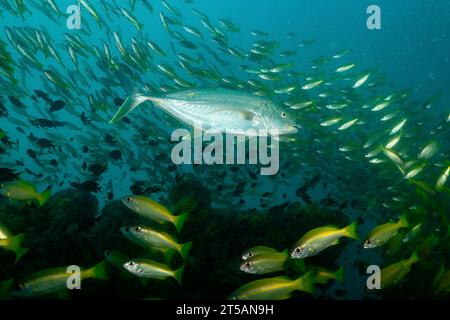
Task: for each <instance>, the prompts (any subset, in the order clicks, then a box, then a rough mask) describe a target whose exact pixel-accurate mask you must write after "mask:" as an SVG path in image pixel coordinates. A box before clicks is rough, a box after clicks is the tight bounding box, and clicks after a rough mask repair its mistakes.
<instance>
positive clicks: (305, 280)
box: [294, 271, 316, 294]
mask: <svg viewBox="0 0 450 320" xmlns="http://www.w3.org/2000/svg"><path fill="white" fill-rule="evenodd" d="M294 287H295V290H299V291H303V292H307V293H310V294H314V292H315V291H316V288H315V287H314V272H312V271H308V273H306V274H305V275H303V276H301V277H300V278H298V279H297V280H294Z"/></svg>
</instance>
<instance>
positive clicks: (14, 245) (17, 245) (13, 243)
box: [5, 233, 29, 263]
mask: <svg viewBox="0 0 450 320" xmlns="http://www.w3.org/2000/svg"><path fill="white" fill-rule="evenodd" d="M24 239H25V233H21V234H18V235H16V236H14V237H11V238H9V239H8V245H7V246H6V248H5V249H7V250H9V251H12V252H14V253H15V255H16V261H15V262H16V263H17V262H18V261H19V260H20V259H21V258H22V257H23V256H24V255H25V253H27V252H28V250H29V249H27V248H22V242H23V240H24Z"/></svg>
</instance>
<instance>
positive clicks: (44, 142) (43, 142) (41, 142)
mask: <svg viewBox="0 0 450 320" xmlns="http://www.w3.org/2000/svg"><path fill="white" fill-rule="evenodd" d="M37 144H38V146H40V147H41V148H43V149H53V150H56V147H55V145H54V144H53V143H52V142H51V141H50V140H49V139H45V138H41V139H38V140H37Z"/></svg>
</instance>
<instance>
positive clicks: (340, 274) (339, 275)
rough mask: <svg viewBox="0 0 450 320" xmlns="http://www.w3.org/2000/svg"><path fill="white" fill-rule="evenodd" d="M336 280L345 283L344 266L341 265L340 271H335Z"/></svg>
mask: <svg viewBox="0 0 450 320" xmlns="http://www.w3.org/2000/svg"><path fill="white" fill-rule="evenodd" d="M334 277H335V278H336V281H337V282H339V283H344V267H341V268H340V269H339V270H338V271H336V272H335V273H334Z"/></svg>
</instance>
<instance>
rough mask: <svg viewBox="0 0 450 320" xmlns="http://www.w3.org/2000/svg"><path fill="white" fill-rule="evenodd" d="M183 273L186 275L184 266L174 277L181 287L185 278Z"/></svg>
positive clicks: (176, 271)
mask: <svg viewBox="0 0 450 320" xmlns="http://www.w3.org/2000/svg"><path fill="white" fill-rule="evenodd" d="M183 273H184V266H182V267H181V268H180V269H178V270H175V273H174V275H173V277H174V278H175V280H177V282H178V284H179V285H180V286H181V280H182V278H183Z"/></svg>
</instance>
